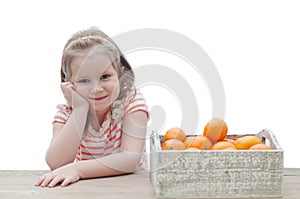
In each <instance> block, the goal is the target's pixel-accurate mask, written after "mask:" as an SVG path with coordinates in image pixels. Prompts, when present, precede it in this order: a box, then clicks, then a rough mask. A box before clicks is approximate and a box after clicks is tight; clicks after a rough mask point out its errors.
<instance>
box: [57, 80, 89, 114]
mask: <svg viewBox="0 0 300 199" xmlns="http://www.w3.org/2000/svg"><path fill="white" fill-rule="evenodd" d="M61 90H62V92H63V94H64V97H65V98H66V100H67V102H68V103H69V105H70V106H72V108H73V109H75V108H78V107H82V106H84V107H88V106H89V103H88V101H87V100H86V99H84V98H83V97H82V96H81V95H80V94H78V93H77V91H76V87H75V86H74V84H73V83H71V82H63V83H62V84H61Z"/></svg>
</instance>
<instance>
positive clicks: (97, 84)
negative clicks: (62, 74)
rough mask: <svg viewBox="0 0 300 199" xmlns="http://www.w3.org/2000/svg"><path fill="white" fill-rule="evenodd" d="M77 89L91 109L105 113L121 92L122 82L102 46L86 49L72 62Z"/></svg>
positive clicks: (74, 82)
mask: <svg viewBox="0 0 300 199" xmlns="http://www.w3.org/2000/svg"><path fill="white" fill-rule="evenodd" d="M70 71H71V82H72V83H73V84H74V85H75V90H76V91H77V92H78V93H79V94H80V95H81V96H82V97H83V98H85V99H86V100H87V101H88V102H89V104H90V110H93V111H95V112H100V113H102V114H104V113H105V112H106V111H108V110H109V109H110V107H111V104H112V103H113V102H114V101H115V100H116V99H117V97H118V95H119V93H120V83H119V77H118V74H117V71H116V70H115V68H114V66H113V63H112V61H111V59H110V57H109V56H108V55H107V54H106V53H105V52H104V51H103V50H101V48H96V49H95V48H94V49H92V50H91V51H90V50H86V51H85V52H84V53H83V56H78V57H77V58H75V59H74V60H73V61H72V63H71V64H70Z"/></svg>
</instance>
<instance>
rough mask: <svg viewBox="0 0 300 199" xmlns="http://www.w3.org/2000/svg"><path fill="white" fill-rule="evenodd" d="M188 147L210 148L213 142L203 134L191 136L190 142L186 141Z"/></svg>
mask: <svg viewBox="0 0 300 199" xmlns="http://www.w3.org/2000/svg"><path fill="white" fill-rule="evenodd" d="M185 144H186V148H197V149H203V150H208V149H211V147H212V143H211V141H210V140H209V139H208V138H207V137H206V136H203V135H197V136H194V137H191V138H189V140H188V142H186V143H185Z"/></svg>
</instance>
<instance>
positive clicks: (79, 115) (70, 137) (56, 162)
mask: <svg viewBox="0 0 300 199" xmlns="http://www.w3.org/2000/svg"><path fill="white" fill-rule="evenodd" d="M87 114H88V108H77V109H74V110H73V112H72V114H71V115H70V117H69V119H68V121H67V123H66V124H65V125H64V127H63V128H62V130H61V131H60V132H59V133H58V135H57V136H56V137H55V138H54V139H53V140H52V142H51V144H50V146H49V148H48V151H47V153H46V162H47V164H48V165H49V167H50V168H51V169H52V170H53V169H56V168H58V167H61V166H63V165H65V164H68V163H70V162H73V161H74V159H75V156H76V153H77V150H78V146H79V144H80V140H81V137H82V134H83V132H84V129H85V125H86V120H87Z"/></svg>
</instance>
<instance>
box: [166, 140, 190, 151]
mask: <svg viewBox="0 0 300 199" xmlns="http://www.w3.org/2000/svg"><path fill="white" fill-rule="evenodd" d="M161 149H162V150H184V149H185V145H184V143H183V142H181V141H179V140H177V139H170V140H167V141H165V142H164V143H163V144H162V146H161Z"/></svg>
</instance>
